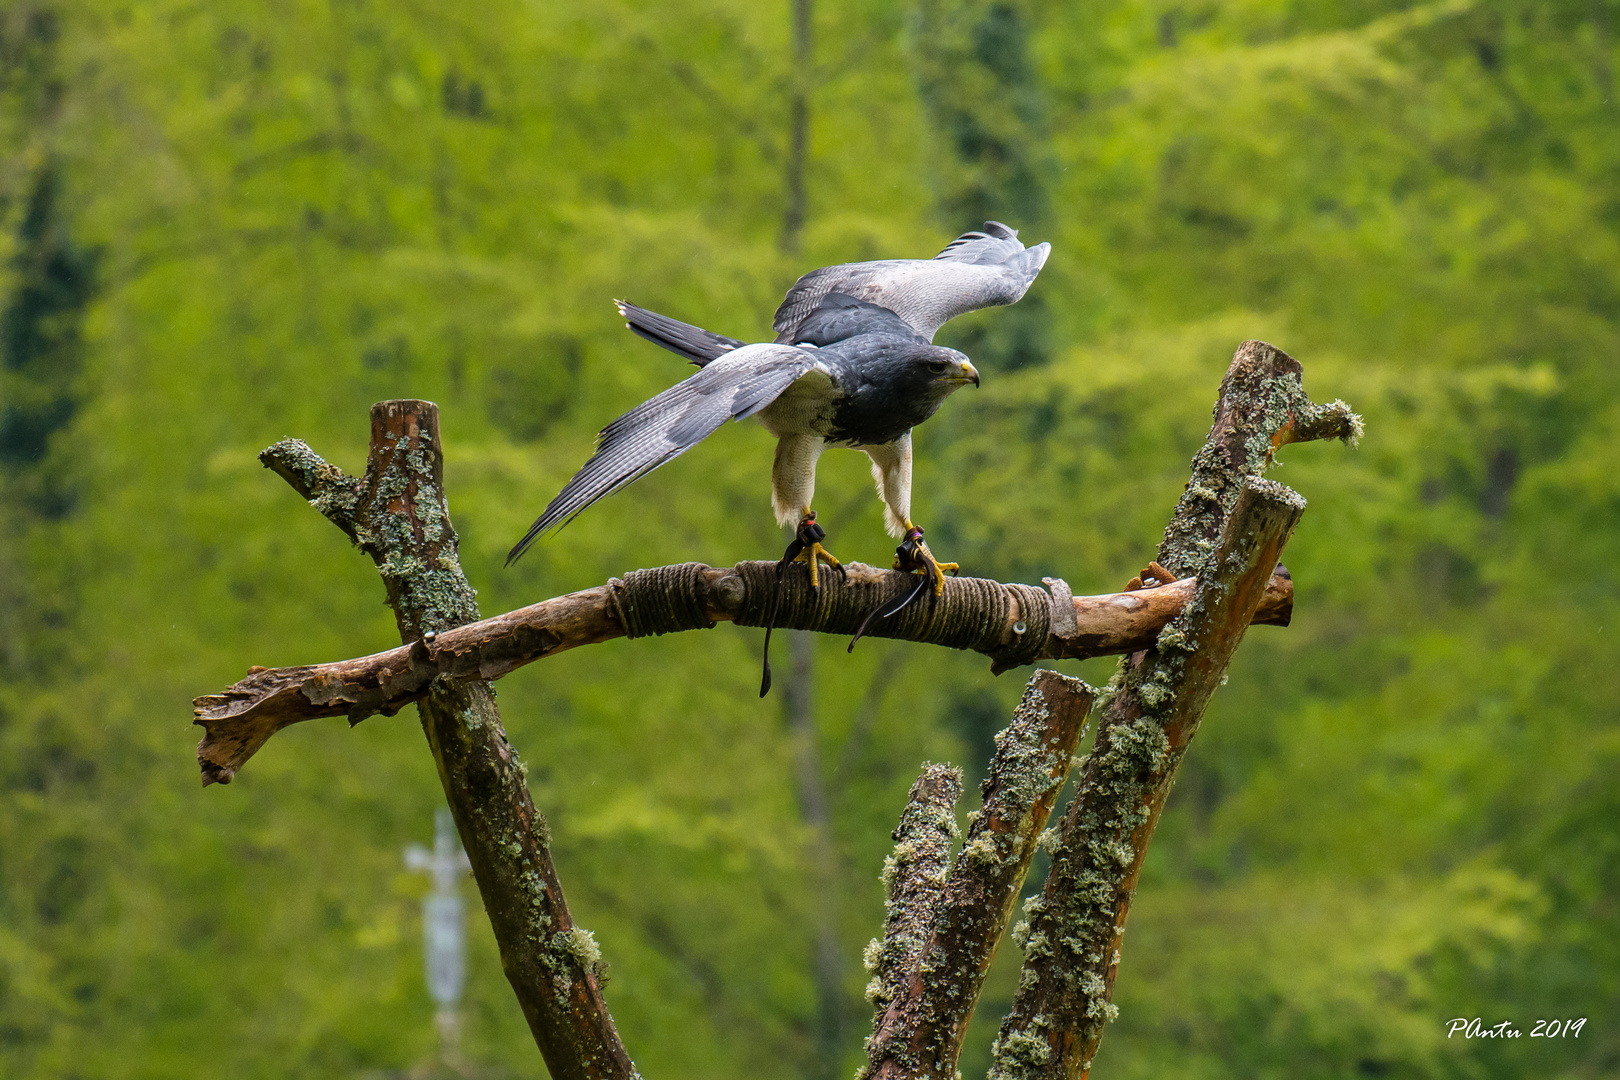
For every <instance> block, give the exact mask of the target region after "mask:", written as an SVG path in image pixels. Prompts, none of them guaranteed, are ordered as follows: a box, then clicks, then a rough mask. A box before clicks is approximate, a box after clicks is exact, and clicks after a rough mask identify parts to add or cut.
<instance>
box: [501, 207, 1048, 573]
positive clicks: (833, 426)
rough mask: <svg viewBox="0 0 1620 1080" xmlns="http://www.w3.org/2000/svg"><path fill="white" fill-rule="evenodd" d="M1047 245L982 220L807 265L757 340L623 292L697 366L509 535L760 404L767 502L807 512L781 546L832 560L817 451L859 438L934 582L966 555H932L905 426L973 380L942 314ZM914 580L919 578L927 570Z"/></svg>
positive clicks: (911, 562)
mask: <svg viewBox="0 0 1620 1080" xmlns="http://www.w3.org/2000/svg"><path fill="white" fill-rule="evenodd" d="M1050 250H1051V247H1050V245H1048V244H1038V245H1036V246H1035V247H1032V248H1025V247H1024V245H1023V244H1021V243H1019V241H1018V233H1017V231H1016V230H1013V229H1009V228H1008V227H1007V226H1005V225H1002V224H1001V223H999V222H995V221H987V222H985V226H984V231H983V232H969V233H964V234H963V235H961V236H959V237H957V238H956V239H955V240H953V241H951V243H950V244H949V245H947V246H946V248H945V250H944V251H941V252H940V253H939V254H938V255H936V256H934V257H933V258H932V259H889V260H884V261H880V262H864V263H845V264H843V265H840V266H828V267H824V268H822V269H820V270H813V271H811V272H810V273H808V274H806V275H804V276H803V277H801V278H800V279H799V280H798V281H797V282H796V283H795V284H794V286H793V287H792V288H791V289H789V290H788V293H787V297H786V298H785V299H784V300H783V301H782V305H781V307H779V308H778V309H777V311H776V318H775V324H774V329H775V331H776V340H775V341H774V342H771V343H765V344H748V343H747V342H744V341H741V340H739V339H737V338H729V337H725V336H723V335H720V334H715V333H711V332H710V331H708V330H703V329H700V328H699V327H696V326H692V325H690V324H688V323H683V322H680V321H678V320H676V319H671V318H668V317H667V316H664V315H659V314H657V313H655V312H651V311H647V310H645V309H643V308H639V307H636V306H635V305H633V304H629V303H626V302H624V301H617V303H618V307H619V311H620V313H621V314H622V315H623V316H624V317H625V319H626V321H627V324H628V326H629V328H630V329H631V330H633V331H634V332H635V333H637V334H638V335H640V336H641V337H644V338H646V339H647V340H649V341H652V342H654V343H655V344H658V345H661V346H663V347H664V348H666V349H669V350H670V351H672V352H674V353H676V354H678V355H680V356H683V357H685V358H687V359H688V360H690V361H692V362H693V363H694V364H696V365H698V367H699V368H700V369H701V370H699V371H698V373H697V374H695V375H693V376H692V377H691V378H689V379H687V380H686V381H685V382H682V383H679V384H677V385H675V386H672V387H670V388H669V389H668V390H665V391H664V392H663V393H661V394H659V395H658V396H657V397H654V398H652V399H651V400H649V401H645V402H643V403H642V404H640V405H637V406H636V407H635V408H634V409H631V410H630V411H629V412H627V413H625V414H624V415H623V416H621V417H619V418H618V419H617V420H615V421H613V423H611V424H609V425H608V426H607V427H606V428H604V429H603V430H602V433H601V435H600V436H599V438H598V441H597V447H596V453H595V454H593V455H592V457H591V459H590V460H589V461H587V462H586V463H585V465H584V467H583V468H581V469H580V470H579V472H578V473H576V474H575V476H574V478H573V479H572V480H570V481H569V482H568V484H567V485H566V486H565V487H564V488H563V489H562V491H561V492H560V493H559V494H558V495H557V497H556V498H554V499H552V500H551V504H550V505H549V506H547V507H546V510H545V513H543V514H541V515H540V518H539V520H537V521H536V522H535V523H534V525H533V526H531V527H530V529H529V531H528V533H527V534H526V535H525V536H524V537H523V539H522V540H520V541H519V542H518V543H517V545H516V546H515V547H513V548H512V551H511V554H510V555H508V556H507V562H508V563H511V561H512V560H513V559H516V558H517V557H518V556H520V555H522V554H523V552H524V551H525V550H526V549H527V548H528V546H529V545H530V544H532V543H533V542H534V541H535V539H537V538H538V537H540V536H542V535H544V534H545V533H546V532H548V531H550V530H552V529H556V528H560V527H561V526H562V525H565V524H567V522H568V521H569V520H571V519H572V518H573V517H574V516H575V515H576V514H578V513H580V512H581V511H582V510H584V509H585V508H586V507H588V506H590V505H591V504H592V503H594V502H596V500H598V499H600V498H603V497H604V496H607V495H611V494H613V493H614V492H615V491H618V490H619V489H620V488H622V487H624V486H625V485H627V484H630V483H633V482H634V481H636V480H639V479H640V478H641V477H643V476H645V475H647V474H648V473H649V472H651V471H652V470H654V469H656V468H658V467H659V466H660V465H663V464H664V463H665V462H668V461H670V460H672V459H674V458H676V457H678V456H680V455H681V454H683V453H685V452H686V451H687V450H690V449H691V448H692V447H694V446H696V445H697V444H698V443H699V442H701V441H702V440H703V439H705V438H707V437H708V436H709V435H711V434H713V433H714V432H715V431H717V430H718V429H719V428H720V426H721V425H723V424H724V423H725V422H726V421H727V420H743V419H746V418H748V417H750V416H757V417H758V418H759V420H760V422H761V423H762V424H763V425H764V426H765V428H766V430H767V431H769V432H770V433H771V434H772V435H775V436H776V438H777V445H776V461H775V464H774V466H773V467H772V470H771V504H772V506H773V507H774V508H775V510H776V519H777V521H778V522H779V523H780V524H782V525H793V524H795V523H797V532H796V534H795V540H794V542H793V544H792V545H790V547H789V549H788V554H787V555H785V556H784V557H783V561H784V563H786V562H787V561H788V560H789V559H797V560H799V561H803V562H807V563H808V564H809V569H810V581H811V584H812V585H817V584H819V581H818V576H817V565H818V564H825V565H827V566H829V567H837V566H838V565H839V563H838V560H837V559H835V558H834V557H833V556H832V554H831V553H829V552H828V551H827V550H826V548H824V547H823V546H822V544H821V541H822V540H824V539H825V538H826V533H825V532H824V531H823V529H822V528H821V526H820V525H818V524H817V523H816V513H815V511H814V510H813V509H812V508H811V498H812V496H813V494H814V492H815V486H816V462H817V460H818V459H819V458H820V457H821V454H822V451H824V450H825V449H826V448H827V447H828V446H846V447H852V448H854V449H857V450H861V451H864V452H865V453H866V455H867V456H868V457H870V458H871V459H872V474H873V477H874V478H875V479H876V481H877V488H878V494H879V496H880V497H881V498H882V499H883V505H884V509H885V514H884V517H885V521H886V524H887V526H888V530H889V533H890V535H892V536H896V537H900V538H902V539H903V541H904V542H903V543H902V545H901V547H900V549H899V555H900V558H899V559H898V560H897V561H896V567H897V568H898V569H908V570H913V571H915V572H918V573H921V574H925V575H927V577H928V579H929V580H930V581H932V582H933V584H934V589H935V593H936V595H937V594H938V593H939V592H942V591H943V590H944V587H945V579H944V574H945V572H946V571H955V570H956V564H954V563H941V562H939V561H938V560H936V559H935V558H934V556H933V553H932V552H930V551H929V550H928V545H927V544H926V543H924V542H923V531H922V530H921V529H919V528H917V527H916V525H914V524H913V523H912V521H911V429H912V428H913V427H915V426H916V425H918V424H920V423H922V422H923V421H924V420H927V419H928V418H929V417H930V416H932V415H934V412H935V411H936V410H937V409H938V408H939V407H940V405H941V404H943V403H944V401H945V398H946V397H948V396H949V395H950V394H951V393H952V392H953V391H954V390H956V389H957V388H959V387H961V386H965V385H966V384H968V383H972V384H973V385H974V386H977V385H979V373H978V371H977V370H975V369H974V367H973V364H972V363H971V362H970V361H969V360H968V358H967V357H966V356H963V355H962V354H961V353H959V352H957V351H956V350H954V349H945V348H940V347H938V346H935V345H933V344H932V341H933V337H934V333H935V332H936V331H937V330H938V329H939V328H940V326H942V325H943V324H944V323H945V322H946V321H947V320H949V319H951V318H954V317H955V316H957V315H961V314H963V313H964V312H968V311H975V310H977V309H979V308H984V307H993V306H996V305H1002V304H1012V303H1016V302H1017V301H1018V300H1019V298H1021V297H1022V296H1023V295H1024V293H1025V291H1026V290H1028V288H1029V286H1030V283H1031V282H1033V281H1034V280H1035V276H1036V275H1037V274H1039V273H1040V271H1041V267H1042V265H1044V264H1045V262H1046V257H1047V255H1048V253H1049V252H1050ZM919 584H920V583H919Z"/></svg>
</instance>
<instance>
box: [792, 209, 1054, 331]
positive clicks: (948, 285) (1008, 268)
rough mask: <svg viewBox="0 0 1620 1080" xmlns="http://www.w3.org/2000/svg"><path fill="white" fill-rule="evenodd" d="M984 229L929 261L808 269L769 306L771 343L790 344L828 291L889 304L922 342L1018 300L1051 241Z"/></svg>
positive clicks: (995, 227) (994, 226)
mask: <svg viewBox="0 0 1620 1080" xmlns="http://www.w3.org/2000/svg"><path fill="white" fill-rule="evenodd" d="M984 229H985V231H984V232H969V233H963V234H962V235H961V236H959V237H957V238H956V239H955V240H953V241H951V242H950V243H949V244H948V245H946V247H945V250H943V251H941V252H940V253H939V254H938V255H936V256H934V257H933V258H932V259H886V260H883V261H879V262H864V263H844V264H842V265H839V266H826V267H823V268H821V269H820V270H812V271H810V273H808V274H806V275H804V276H803V277H802V278H800V279H799V280H798V281H797V282H796V283H795V284H794V286H793V288H791V289H789V290H788V293H787V296H786V297H785V298H783V300H782V306H781V307H779V308H777V309H776V319H775V321H774V323H773V327H774V329H775V330H776V340H777V341H779V342H783V343H792V342H794V341H797V340H798V339H799V335H800V333H801V329H802V327H803V325H804V323H805V321H806V320H807V319H808V318H809V317H810V316H811V315H812V314H813V313H814V312H815V311H816V309H817V308H819V307H820V306H821V302H822V300H823V298H825V297H826V296H827V294H829V293H833V292H839V293H844V294H846V295H848V296H851V297H854V298H855V299H856V300H862V301H865V302H866V303H869V304H876V305H878V306H879V307H885V308H888V309H889V310H890V311H892V312H894V313H895V314H896V315H898V316H899V317H900V318H901V319H903V320H905V322H906V325H908V326H909V327H911V329H912V330H914V331H915V332H916V333H917V334H918V335H919V336H920V337H922V338H923V340H924V341H932V340H933V339H934V334H935V333H936V332H938V330H939V328H940V327H941V326H943V325H944V324H945V323H946V322H948V321H949V320H951V319H954V318H955V317H956V316H958V315H961V314H964V313H966V312H969V311H977V310H978V309H979V308H984V307H995V306H998V305H1002V304H1014V303H1017V302H1018V300H1019V299H1021V298H1022V297H1023V295H1024V293H1025V292H1026V291H1027V290H1028V289H1029V286H1030V283H1031V282H1033V281H1034V280H1035V277H1036V275H1038V274H1039V273H1040V272H1041V267H1042V266H1044V265H1046V257H1047V256H1048V255H1049V254H1051V251H1052V246H1051V245H1050V244H1036V245H1035V246H1034V247H1032V248H1026V247H1024V245H1023V244H1021V243H1020V242H1019V240H1018V231H1017V230H1016V229H1009V228H1008V227H1007V226H1005V225H1003V224H1001V223H1000V222H999V221H987V222H985V223H984Z"/></svg>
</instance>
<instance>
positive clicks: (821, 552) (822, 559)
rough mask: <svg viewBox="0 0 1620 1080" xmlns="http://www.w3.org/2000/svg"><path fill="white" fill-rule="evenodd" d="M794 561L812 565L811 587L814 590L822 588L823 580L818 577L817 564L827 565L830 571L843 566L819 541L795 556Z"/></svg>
mask: <svg viewBox="0 0 1620 1080" xmlns="http://www.w3.org/2000/svg"><path fill="white" fill-rule="evenodd" d="M793 561H794V562H802V563H809V564H810V587H811V588H812V589H819V588H820V587H821V580H820V578H819V577H817V575H816V564H817V563H826V564H827V568H828V569H832V568H833V567H836V566H841V565H842V564H841V563H840V562H839V561H838V559H837V557H836V556H834V555H833V553H832V552H830V551H828V550H827V549H826V548H824V547H822V546H821V544H820V542H819V541H818V542H816V543H812V544H811V545H810V546H809V547H807V548H805V549H804V550H803V551H801V552H799V553H798V555H796V556H794V558H793Z"/></svg>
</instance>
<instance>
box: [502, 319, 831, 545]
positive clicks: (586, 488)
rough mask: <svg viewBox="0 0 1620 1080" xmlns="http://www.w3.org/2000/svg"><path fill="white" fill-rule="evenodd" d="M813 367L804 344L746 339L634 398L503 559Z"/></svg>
mask: <svg viewBox="0 0 1620 1080" xmlns="http://www.w3.org/2000/svg"><path fill="white" fill-rule="evenodd" d="M814 367H816V356H815V353H814V352H813V351H811V350H807V349H796V348H793V347H791V346H786V345H748V346H744V347H743V348H740V349H735V350H733V351H731V352H728V353H726V354H725V355H724V356H722V357H720V358H719V359H717V360H714V361H713V362H711V363H709V364H708V365H706V366H705V367H704V368H703V370H702V371H699V372H698V373H697V374H696V375H693V376H692V377H691V378H690V379H687V380H686V381H685V382H682V383H678V384H676V385H675V386H672V387H670V388H669V389H668V390H665V391H664V392H663V393H662V394H659V395H658V396H657V397H655V398H652V399H651V400H649V401H644V402H642V403H641V404H640V405H637V406H636V407H635V408H633V409H631V410H630V411H629V412H627V413H625V414H624V415H623V416H621V417H619V418H618V419H617V420H615V421H613V423H611V424H609V425H608V426H607V427H605V428H603V429H602V433H601V435H599V436H598V437H597V443H596V453H594V454H592V455H591V459H590V460H589V461H587V462H586V463H585V466H584V468H582V469H580V470H579V472H577V473H575V474H574V478H573V479H572V480H570V481H568V484H567V486H566V487H564V488H563V489H562V491H561V492H559V493H558V494H557V497H556V498H555V499H552V500H551V504H550V505H549V506H547V507H546V512H545V513H543V514H541V515H540V517H539V519H538V520H537V521H536V522H535V523H534V524H533V525H532V526H530V527H529V531H528V532H527V533H526V534H525V535H524V537H523V539H522V540H519V541H518V543H517V545H516V546H515V547H513V548H512V551H511V553H510V554H508V555H507V557H506V561H507V564H508V565H510V564H511V562H512V560H514V559H516V558H517V557H518V556H520V555H522V554H523V552H524V551H526V550H527V549H528V547H529V545H530V544H532V543H534V541H535V540H536V539H538V538H539V537H540V536H542V535H544V534H545V533H547V532H550V531H551V530H553V529H558V528H561V527H562V526H564V525H566V524H567V523H568V522H569V521H570V520H572V519H573V518H574V516H575V515H577V514H578V513H580V511H582V510H584V509H585V508H586V507H588V506H590V505H591V504H592V503H594V502H595V501H596V500H598V499H601V498H604V497H605V496H608V495H611V494H613V493H614V492H615V491H618V490H619V489H620V488H622V487H624V486H625V485H627V484H631V483H634V482H635V481H637V480H639V479H641V478H642V477H643V476H646V475H647V474H648V473H650V472H652V471H653V470H654V469H656V468H658V466H660V465H662V464H664V463H665V462H666V461H671V460H673V459H675V458H677V457H679V456H680V455H681V454H684V453H686V451H688V450H690V449H691V448H692V447H694V446H696V445H697V444H698V443H700V442H702V441H703V440H704V439H705V438H707V437H708V436H710V435H712V434H713V433H714V432H715V431H717V430H719V428H720V425H721V424H724V423H725V422H726V421H727V420H742V419H744V418H745V417H749V416H752V415H754V414H755V413H757V412H758V411H759V410H761V409H763V408H764V407H765V406H767V405H769V404H770V403H771V402H773V401H775V400H776V399H777V397H778V396H779V395H780V394H781V393H782V392H783V391H784V390H786V389H787V388H788V387H789V386H792V385H793V383H794V381H795V380H797V379H798V378H799V377H800V376H801V375H804V374H805V373H806V372H808V371H810V370H811V369H812V368H814Z"/></svg>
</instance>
